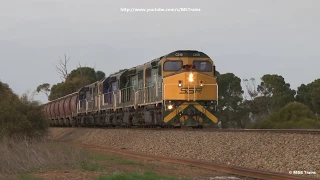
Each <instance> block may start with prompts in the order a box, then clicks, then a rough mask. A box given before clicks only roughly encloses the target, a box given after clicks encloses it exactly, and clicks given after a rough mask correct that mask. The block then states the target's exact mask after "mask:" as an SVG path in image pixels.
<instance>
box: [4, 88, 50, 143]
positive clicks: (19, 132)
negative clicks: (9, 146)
mask: <svg viewBox="0 0 320 180" xmlns="http://www.w3.org/2000/svg"><path fill="white" fill-rule="evenodd" d="M48 128H49V125H48V121H47V120H46V118H45V115H44V113H43V111H42V108H41V106H40V103H39V102H36V101H33V100H30V99H29V98H28V96H27V94H24V95H23V96H22V97H21V98H19V97H18V96H17V95H15V94H14V93H13V92H12V90H11V89H10V87H9V86H8V85H7V84H4V83H2V82H0V136H4V135H6V136H8V137H12V136H27V137H42V136H44V135H46V134H47V132H48Z"/></svg>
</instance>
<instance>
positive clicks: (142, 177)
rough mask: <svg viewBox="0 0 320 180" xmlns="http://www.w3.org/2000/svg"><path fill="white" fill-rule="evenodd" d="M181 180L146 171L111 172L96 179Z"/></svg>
mask: <svg viewBox="0 0 320 180" xmlns="http://www.w3.org/2000/svg"><path fill="white" fill-rule="evenodd" d="M136 179H139V180H182V179H179V178H175V177H167V176H162V175H159V174H157V173H154V172H150V171H147V172H145V173H143V174H139V173H129V174H113V175H103V176H99V177H98V178H97V179H96V180H136Z"/></svg>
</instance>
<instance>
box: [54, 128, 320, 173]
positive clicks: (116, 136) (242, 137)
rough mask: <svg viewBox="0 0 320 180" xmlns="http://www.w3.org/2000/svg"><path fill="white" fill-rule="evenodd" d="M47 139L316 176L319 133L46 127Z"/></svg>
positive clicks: (319, 157) (318, 163)
mask: <svg viewBox="0 0 320 180" xmlns="http://www.w3.org/2000/svg"><path fill="white" fill-rule="evenodd" d="M50 139H52V140H63V141H73V142H77V143H84V144H91V145H98V146H106V147H115V148H126V149H127V150H129V151H133V152H140V153H146V154H152V155H164V156H170V157H178V158H188V159H197V160H202V161H209V162H215V163H224V164H230V165H235V166H243V167H247V168H253V169H261V170H267V171H273V172H280V173H289V171H308V172H311V173H312V172H315V173H316V175H307V176H310V177H316V178H320V135H317V134H314V135H311V134H310V135H309V134H280V133H259V132H241V133H240V132H199V131H179V130H172V131H171V130H170V131H156V130H132V129H93V128H51V129H50Z"/></svg>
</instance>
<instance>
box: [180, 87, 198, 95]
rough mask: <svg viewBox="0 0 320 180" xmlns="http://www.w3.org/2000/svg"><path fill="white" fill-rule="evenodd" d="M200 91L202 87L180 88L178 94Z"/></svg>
mask: <svg viewBox="0 0 320 180" xmlns="http://www.w3.org/2000/svg"><path fill="white" fill-rule="evenodd" d="M201 91H202V88H196V89H193V88H189V90H188V88H181V89H180V94H194V93H197V92H199V93H201Z"/></svg>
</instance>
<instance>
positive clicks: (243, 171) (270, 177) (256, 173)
mask: <svg viewBox="0 0 320 180" xmlns="http://www.w3.org/2000/svg"><path fill="white" fill-rule="evenodd" d="M64 143H68V144H69V145H72V146H74V147H79V148H84V149H87V150H92V151H95V152H100V153H111V154H118V155H122V156H129V157H133V158H138V159H143V160H157V161H162V162H166V163H176V164H183V165H192V166H195V167H200V168H205V169H209V170H213V171H219V172H225V173H228V174H233V175H238V176H244V177H250V178H258V179H266V180H316V178H311V177H305V176H299V175H289V174H281V173H275V172H268V171H261V170H255V169H248V168H243V167H236V166H229V165H223V164H216V163H210V162H203V161H195V160H189V159H180V158H171V157H165V156H154V155H146V154H141V153H136V152H130V151H127V150H125V149H116V148H106V147H100V146H94V145H86V144H76V143H70V142H64Z"/></svg>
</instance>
